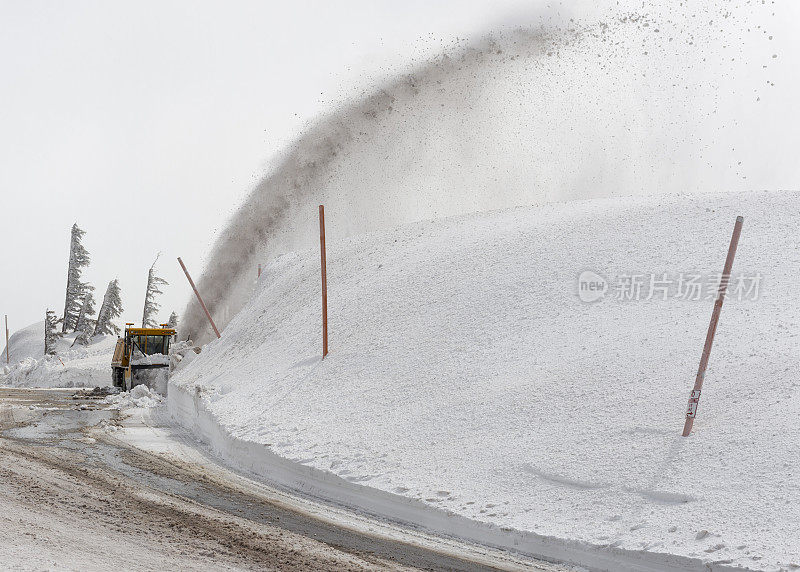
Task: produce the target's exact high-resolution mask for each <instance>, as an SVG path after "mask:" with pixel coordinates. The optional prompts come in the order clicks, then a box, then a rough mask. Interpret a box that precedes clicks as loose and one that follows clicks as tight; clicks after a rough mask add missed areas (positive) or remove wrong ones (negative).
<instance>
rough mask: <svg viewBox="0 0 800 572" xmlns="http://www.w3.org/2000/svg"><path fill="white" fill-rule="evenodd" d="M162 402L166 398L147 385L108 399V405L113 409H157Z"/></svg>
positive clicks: (138, 386)
mask: <svg viewBox="0 0 800 572" xmlns="http://www.w3.org/2000/svg"><path fill="white" fill-rule="evenodd" d="M162 401H164V398H163V397H162V396H161V395H159V394H158V393H157V392H156V391H155V390H153V389H150V388H149V387H147V386H146V385H137V386H135V387H134V388H133V389H131V390H130V391H123V392H122V393H118V394H117V395H109V396H108V397H106V403H111V404H112V405H111V409H132V408H138V407H155V406H156V405H158V404H159V403H161V402H162Z"/></svg>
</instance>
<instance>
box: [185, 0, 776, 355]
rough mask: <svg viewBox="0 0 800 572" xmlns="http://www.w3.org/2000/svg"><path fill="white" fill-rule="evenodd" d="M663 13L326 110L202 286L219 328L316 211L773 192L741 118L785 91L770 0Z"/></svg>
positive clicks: (388, 221) (591, 29)
mask: <svg viewBox="0 0 800 572" xmlns="http://www.w3.org/2000/svg"><path fill="white" fill-rule="evenodd" d="M684 4H685V3H684ZM660 9H661V11H662V12H663V13H662V14H657V13H652V14H641V13H617V14H614V15H613V16H608V17H606V18H605V19H602V20H600V21H595V22H592V23H588V22H580V21H578V20H577V19H567V18H564V21H563V22H562V23H559V24H549V25H543V26H541V27H538V28H535V29H527V30H519V31H516V32H513V33H505V34H503V35H497V36H493V37H489V38H485V39H483V40H481V41H477V42H473V43H470V44H462V45H458V46H456V47H454V48H452V49H451V50H449V52H448V53H446V54H443V55H441V56H439V57H437V58H435V59H433V60H432V61H428V62H425V63H422V64H419V65H417V66H416V67H415V68H414V69H412V70H411V71H410V72H409V73H406V74H404V75H402V76H400V77H397V78H396V79H394V80H392V81H389V82H388V83H386V84H385V85H382V86H380V87H377V88H376V89H375V90H374V91H373V92H372V93H369V94H366V95H363V96H362V97H360V98H359V99H358V100H356V101H354V102H352V103H349V104H346V105H344V106H342V107H341V108H340V109H338V110H337V111H335V112H334V113H332V114H330V115H328V116H326V117H323V118H321V119H319V120H318V121H317V122H316V123H315V124H313V125H312V126H310V127H309V128H308V129H307V130H306V132H305V133H304V134H303V135H302V136H301V137H299V139H297V140H296V141H295V142H294V143H293V145H291V147H290V148H289V149H287V150H286V151H285V152H284V154H283V155H282V156H281V157H278V158H277V159H276V160H275V161H274V162H273V167H272V168H271V169H270V170H269V171H268V173H267V174H266V176H265V177H264V178H263V179H262V180H261V181H260V182H259V183H258V184H257V186H256V187H255V188H254V189H253V191H252V192H251V194H250V196H249V197H248V199H247V200H246V202H245V203H244V204H243V205H242V206H241V207H240V208H239V210H238V212H237V213H236V214H235V215H234V216H233V218H232V220H231V221H230V222H229V224H228V226H227V228H226V229H225V230H224V231H223V232H222V233H221V235H220V237H219V239H218V240H217V243H216V245H215V247H214V249H213V252H212V254H211V256H210V258H209V262H208V265H207V267H206V268H205V270H204V272H203V275H202V277H201V278H200V280H199V281H198V287H199V289H200V291H201V292H202V294H203V296H204V299H205V301H206V303H207V305H208V307H209V310H210V311H211V313H212V315H213V316H214V318H215V320H216V322H217V325H218V326H219V327H220V328H222V327H224V326H225V325H226V324H227V322H228V321H229V320H230V319H231V318H232V317H233V315H235V313H236V312H237V311H238V310H239V309H240V308H241V307H242V305H243V304H244V302H245V301H246V300H247V299H248V298H249V296H250V294H251V293H252V290H253V282H254V279H255V274H256V267H257V265H258V263H266V262H268V261H269V260H270V259H272V258H274V257H275V256H276V255H279V254H282V253H285V252H288V251H292V250H296V249H302V248H310V247H315V246H316V245H317V244H318V226H317V224H318V223H317V205H318V204H325V207H326V222H327V232H328V237H329V241H330V240H334V241H335V240H336V239H337V238H341V237H343V236H346V235H350V234H353V233H361V232H366V231H371V230H377V229H381V228H386V227H390V226H394V225H396V224H400V223H404V222H410V221H414V220H420V219H429V218H438V217H444V216H450V215H456V214H461V213H467V212H475V211H485V210H491V209H498V208H505V207H511V206H516V205H523V204H537V203H543V202H551V201H564V200H576V199H588V198H593V197H602V196H610V195H632V194H647V193H655V192H684V191H688V192H693V191H701V190H741V189H746V188H750V187H751V186H752V185H751V183H750V181H746V179H747V177H748V176H750V177H751V181H752V179H756V180H758V181H760V182H761V183H762V185H761V186H771V185H770V184H769V183H770V182H771V181H768V180H766V179H763V177H761V176H762V175H763V174H762V173H759V172H758V171H757V168H758V167H757V165H758V163H757V161H755V160H754V152H751V150H749V149H748V148H747V145H748V144H750V142H749V139H750V138H749V137H748V125H749V124H748V123H747V120H746V119H745V118H746V117H757V114H758V112H759V109H761V108H763V106H764V103H763V102H762V101H761V99H762V98H767V97H769V95H770V92H769V89H774V88H770V86H769V82H768V81H767V82H766V85H765V83H764V78H765V77H768V76H769V72H770V66H772V65H773V63H774V62H775V59H774V58H772V56H773V53H772V52H771V51H770V50H771V46H770V45H769V43H768V42H769V40H768V39H767V36H766V28H765V27H764V26H762V25H759V26H758V28H756V25H755V24H753V22H756V21H758V22H761V21H764V22H767V23H769V21H770V20H769V18H770V16H771V15H770V13H769V12H770V10H772V8H770V7H767V6H764V5H760V4H759V5H751V4H750V3H749V2H741V3H739V4H736V3H733V2H704V3H702V5H699V6H695V7H692V8H689V7H686V6H681V7H680V9H678V10H667V9H666V7H663V8H660ZM690 10H691V12H690ZM751 24H752V26H751ZM749 27H750V28H749ZM762 32H763V34H762ZM762 76H763V77H762ZM734 110H735V111H734ZM732 113H737V114H741V118H742V120H741V121H732V120H731V118H732V116H731V114H732ZM752 121H757V119H753V120H752ZM732 148H733V151H732ZM765 152H766V151H763V150H762V151H760V152H759V153H761V154H763V153H765ZM759 177H761V179H759ZM331 256H335V252H332V253H331ZM184 315H185V319H184V320H183V323H182V324H181V335H182V336H186V335H191V336H192V337H193V339H195V341H200V342H203V341H207V340H208V339H209V333H210V330H209V327H208V325H207V323H206V320H205V316H204V315H203V313H202V311H201V310H200V308H199V305H198V304H197V302H196V301H195V300H194V299H192V300H191V301H190V303H189V305H188V307H187V309H186V311H185V313H184Z"/></svg>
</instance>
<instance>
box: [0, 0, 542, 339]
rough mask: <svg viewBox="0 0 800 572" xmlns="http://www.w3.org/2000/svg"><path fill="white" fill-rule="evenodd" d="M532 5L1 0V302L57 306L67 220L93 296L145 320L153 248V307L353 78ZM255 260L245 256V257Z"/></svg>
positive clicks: (14, 321)
mask: <svg viewBox="0 0 800 572" xmlns="http://www.w3.org/2000/svg"><path fill="white" fill-rule="evenodd" d="M541 4H542V3H541V2H521V1H516V0H505V1H492V2H477V1H465V0H457V1H447V2H425V1H417V0H413V1H408V0H404V1H403V2H390V1H375V0H370V1H347V2H324V1H317V2H309V1H306V2H241V1H240V2H199V1H194V0H193V1H183V2H162V1H159V2H142V1H136V2H109V1H106V0H102V1H90V2H87V1H72V2H55V1H51V2H43V1H30V0H19V1H9V0H2V1H0V126H1V127H2V129H1V130H0V212H2V217H0V232H1V233H2V237H3V244H2V257H1V258H2V262H0V272H2V280H0V313H7V314H8V315H9V321H10V328H11V330H12V332H13V331H14V330H16V329H18V328H20V327H23V326H25V325H27V324H30V323H32V322H35V321H38V320H41V319H42V318H43V316H44V312H45V309H46V308H47V307H50V308H52V309H54V310H56V312H58V313H60V312H61V311H62V310H63V304H64V300H63V295H64V294H63V291H64V283H65V281H66V264H67V250H68V237H69V229H70V226H71V225H72V223H73V222H75V221H77V222H78V224H79V225H80V226H81V228H83V229H84V230H85V231H86V233H87V235H86V237H85V246H86V247H87V248H88V250H89V251H90V253H91V255H92V259H93V261H92V266H91V268H90V269H89V270H88V272H87V273H86V277H87V278H88V279H89V280H90V281H91V282H92V283H93V284H94V285H95V286H96V287H97V290H98V293H97V296H96V298H97V299H98V301H99V299H100V298H102V293H103V290H104V288H105V285H106V284H107V283H108V281H109V280H111V279H112V278H115V277H118V278H119V279H120V282H121V285H122V290H123V296H124V303H125V313H124V315H123V318H124V319H125V320H126V321H134V322H139V321H140V320H141V313H142V309H141V306H142V302H143V296H144V286H145V277H146V272H147V268H148V267H149V265H150V263H151V262H152V260H153V258H154V257H155V255H156V253H157V252H158V251H162V253H163V254H162V258H161V261H160V262H159V269H160V272H161V274H162V275H163V276H164V277H165V278H166V279H167V280H168V281H169V282H170V286H169V287H168V288H167V289H166V292H165V295H164V296H163V297H162V300H161V302H162V306H163V310H164V316H163V317H164V318H166V316H167V315H168V314H169V311H170V310H173V309H174V310H176V311H178V312H181V311H182V310H183V306H184V303H185V301H186V297H187V296H188V295H189V294H190V291H189V289H188V285H187V284H186V281H185V278H184V277H183V275H182V274H181V273H180V269H179V267H178V264H177V262H176V260H175V258H176V257H177V256H182V257H183V259H184V261H185V262H186V263H187V264H188V265H189V268H190V270H191V271H193V273H194V274H195V275H197V276H199V275H200V271H201V267H202V264H203V256H204V255H205V254H206V253H207V252H208V249H209V246H210V244H211V243H212V241H213V237H214V233H215V232H216V230H217V229H219V228H220V227H221V226H222V225H223V224H224V222H225V220H226V218H227V217H228V216H229V215H230V214H231V213H232V212H233V210H234V209H235V208H236V206H237V205H238V204H239V202H240V200H241V199H242V198H243V197H244V196H245V195H246V193H247V191H248V190H249V189H250V187H251V186H252V184H253V183H254V182H255V180H256V179H258V178H259V177H260V175H261V174H263V171H264V168H265V166H266V162H267V161H268V160H269V158H270V157H271V156H272V155H273V154H274V153H275V152H276V151H277V150H279V149H280V148H282V147H283V146H284V145H286V144H287V143H288V142H290V141H291V139H292V138H293V137H294V136H295V135H296V134H297V132H298V131H299V130H300V129H302V126H303V125H305V124H306V123H307V122H308V121H309V120H311V119H313V118H314V117H315V116H316V115H318V114H319V113H320V112H323V111H325V110H326V109H329V107H330V106H331V105H333V104H334V103H335V102H336V101H340V100H341V98H342V97H345V96H346V95H347V94H349V93H353V91H354V90H360V89H361V88H364V87H368V86H369V84H370V83H371V82H374V81H375V80H376V78H377V77H381V76H383V75H385V74H390V73H392V71H393V70H396V69H397V67H398V66H403V65H404V63H407V62H409V61H411V60H413V59H415V58H419V57H422V56H423V54H425V53H430V51H431V50H436V49H437V47H438V46H440V45H442V44H447V43H450V42H451V41H452V40H453V39H454V38H455V37H457V36H460V37H462V38H463V37H465V36H466V37H470V36H474V35H479V34H481V33H482V32H484V31H486V30H487V29H490V28H493V27H494V28H499V27H501V25H502V24H503V23H509V22H511V23H518V24H525V23H526V21H528V20H529V21H531V22H533V21H534V20H535V16H534V15H535V14H536V13H537V7H538V6H539V5H541ZM254 271H255V270H254Z"/></svg>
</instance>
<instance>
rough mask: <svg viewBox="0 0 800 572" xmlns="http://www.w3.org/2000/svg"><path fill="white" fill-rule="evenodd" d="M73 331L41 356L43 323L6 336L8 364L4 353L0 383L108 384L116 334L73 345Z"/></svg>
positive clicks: (81, 385) (37, 385) (92, 385)
mask: <svg viewBox="0 0 800 572" xmlns="http://www.w3.org/2000/svg"><path fill="white" fill-rule="evenodd" d="M75 336H76V334H74V333H72V334H67V335H65V336H63V337H62V338H60V339H59V340H58V341H57V343H56V352H57V355H55V356H47V357H45V355H44V322H37V323H36V324H31V325H30V326H28V327H26V328H23V329H22V330H19V331H18V332H16V333H14V335H13V336H11V338H10V339H9V342H8V346H9V355H10V365H5V352H4V353H3V362H2V365H0V385H2V386H10V387H98V386H101V387H102V386H106V385H111V355H112V354H113V353H114V346H115V344H116V343H117V337H116V336H95V337H94V338H92V340H91V343H90V344H89V345H88V346H81V345H79V344H75V345H73V342H74V341H75Z"/></svg>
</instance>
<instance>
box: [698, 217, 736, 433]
mask: <svg viewBox="0 0 800 572" xmlns="http://www.w3.org/2000/svg"><path fill="white" fill-rule="evenodd" d="M743 222H744V219H743V218H742V217H740V216H738V217H736V224H735V225H734V227H733V236H731V244H730V246H729V247H728V257H727V258H726V259H725V268H724V269H723V271H722V279H721V280H720V282H719V290H718V291H717V301H716V302H714V311H713V312H712V313H711V323H710V324H709V325H708V333H707V334H706V344H705V346H704V347H703V356H702V357H701V358H700V367H699V368H698V369H697V377H696V378H695V380H694V389H692V393H691V394H690V395H689V407H688V408H687V410H686V423H685V424H684V426H683V436H684V437H688V436H689V433H691V432H692V425H694V418H695V416H696V415H697V406H698V404H699V403H700V392H701V391H702V389H703V380H704V379H705V376H706V368H707V367H708V358H709V357H710V356H711V346H712V344H713V343H714V334H715V333H716V331H717V322H719V314H720V312H721V311H722V302H723V301H724V300H725V292H726V291H727V289H728V282H729V281H730V277H731V268H732V267H733V257H734V256H736V247H737V245H738V244H739V235H740V234H741V233H742V223H743Z"/></svg>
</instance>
